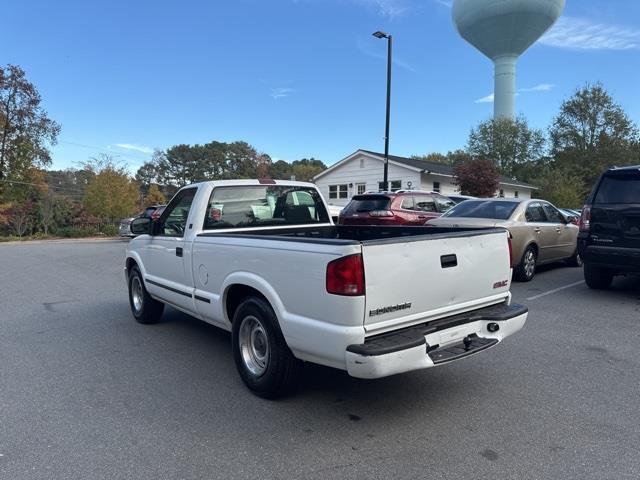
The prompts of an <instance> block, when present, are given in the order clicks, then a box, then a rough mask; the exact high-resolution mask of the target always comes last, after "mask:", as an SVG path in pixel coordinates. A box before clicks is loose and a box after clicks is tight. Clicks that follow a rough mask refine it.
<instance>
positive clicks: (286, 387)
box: [232, 297, 302, 398]
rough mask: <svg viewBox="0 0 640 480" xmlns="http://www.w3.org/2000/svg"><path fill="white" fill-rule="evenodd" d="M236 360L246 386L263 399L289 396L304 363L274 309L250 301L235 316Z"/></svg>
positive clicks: (234, 345)
mask: <svg viewBox="0 0 640 480" xmlns="http://www.w3.org/2000/svg"><path fill="white" fill-rule="evenodd" d="M232 342H233V358H234V360H235V364H236V368H237V369H238V372H239V373H240V377H241V378H242V381H243V382H244V383H245V385H246V386H247V387H248V388H249V390H251V391H252V392H253V393H255V394H256V395H258V396H260V397H263V398H277V397H280V396H282V395H284V394H286V393H289V392H290V391H291V390H292V388H293V387H294V386H295V384H296V381H297V379H298V376H299V373H300V369H301V366H302V362H301V361H300V360H298V359H297V358H295V357H294V356H293V353H291V350H289V347H288V346H287V343H286V342H285V339H284V336H283V335H282V332H281V331H280V326H279V325H278V320H277V318H276V315H275V313H274V311H273V309H272V308H271V306H270V305H269V304H268V303H267V302H266V301H265V300H263V299H262V298H258V297H249V298H247V299H246V300H245V301H244V302H242V303H241V304H240V306H239V307H238V309H237V310H236V312H235V314H234V316H233V331H232Z"/></svg>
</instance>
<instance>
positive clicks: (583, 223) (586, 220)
mask: <svg viewBox="0 0 640 480" xmlns="http://www.w3.org/2000/svg"><path fill="white" fill-rule="evenodd" d="M590 225H591V205H585V206H584V207H583V208H582V215H580V231H581V232H588V231H589V227H590Z"/></svg>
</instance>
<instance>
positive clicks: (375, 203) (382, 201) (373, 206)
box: [342, 195, 391, 215]
mask: <svg viewBox="0 0 640 480" xmlns="http://www.w3.org/2000/svg"><path fill="white" fill-rule="evenodd" d="M390 203H391V199H390V198H389V197H386V196H384V195H371V196H355V197H353V199H351V202H349V204H348V205H347V206H346V207H345V208H344V210H343V211H342V213H343V214H344V215H347V214H353V213H368V212H374V211H376V210H389V204H390Z"/></svg>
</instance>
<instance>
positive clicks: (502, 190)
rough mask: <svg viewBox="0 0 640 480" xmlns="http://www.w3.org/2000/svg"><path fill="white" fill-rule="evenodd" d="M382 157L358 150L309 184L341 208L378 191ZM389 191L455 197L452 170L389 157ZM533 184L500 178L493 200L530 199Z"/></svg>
mask: <svg viewBox="0 0 640 480" xmlns="http://www.w3.org/2000/svg"><path fill="white" fill-rule="evenodd" d="M383 174H384V155H383V154H382V153H376V152H370V151H368V150H358V151H356V152H355V153H352V154H351V155H349V156H348V157H346V158H344V159H342V160H340V161H339V162H337V163H335V164H333V165H332V166H331V167H329V168H328V169H326V170H325V171H324V172H322V173H320V174H318V175H316V176H315V177H314V178H313V181H314V182H315V184H316V185H317V186H318V188H319V189H320V191H321V192H322V195H323V196H324V198H325V199H327V201H328V202H329V204H331V205H339V206H344V205H346V204H347V203H349V200H350V199H351V197H352V196H354V195H358V194H361V193H364V192H369V191H375V192H377V191H379V190H381V189H382V180H383ZM389 190H426V191H429V192H440V193H441V194H443V195H454V194H459V193H460V190H459V189H458V187H457V186H456V185H455V184H454V178H453V167H451V166H449V165H445V164H442V163H435V162H426V161H424V160H417V159H413V158H405V157H397V156H395V155H389ZM534 190H537V188H536V187H534V186H533V185H529V184H527V183H524V182H519V181H517V180H514V179H510V178H507V177H501V178H500V186H499V190H498V191H497V192H496V197H506V198H513V197H518V198H531V194H532V192H533V191H534Z"/></svg>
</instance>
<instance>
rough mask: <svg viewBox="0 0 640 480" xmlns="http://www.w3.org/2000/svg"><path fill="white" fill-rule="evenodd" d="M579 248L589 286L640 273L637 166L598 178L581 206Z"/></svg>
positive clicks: (604, 285) (603, 285) (599, 286)
mask: <svg viewBox="0 0 640 480" xmlns="http://www.w3.org/2000/svg"><path fill="white" fill-rule="evenodd" d="M579 251H580V255H581V256H582V259H583V260H584V279H585V281H586V282H587V285H588V286H589V287H590V288H595V289H604V288H609V286H610V285H611V282H612V280H613V277H614V276H616V275H626V274H629V273H640V166H634V167H624V168H612V169H610V170H607V171H606V172H605V173H604V174H603V175H602V176H601V177H600V179H599V180H598V183H597V184H596V186H595V187H594V189H593V191H592V193H591V195H590V196H589V199H588V200H587V204H586V205H585V206H584V208H583V209H582V217H581V219H580V235H579Z"/></svg>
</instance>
